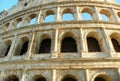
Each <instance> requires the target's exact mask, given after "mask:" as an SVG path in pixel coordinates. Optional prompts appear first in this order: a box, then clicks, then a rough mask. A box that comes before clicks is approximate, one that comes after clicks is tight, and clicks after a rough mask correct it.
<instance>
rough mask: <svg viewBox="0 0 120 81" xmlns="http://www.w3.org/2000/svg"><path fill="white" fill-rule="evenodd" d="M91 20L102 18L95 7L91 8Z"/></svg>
mask: <svg viewBox="0 0 120 81" xmlns="http://www.w3.org/2000/svg"><path fill="white" fill-rule="evenodd" d="M93 20H102V18H101V16H100V13H99V11H98V9H97V8H96V7H94V8H93Z"/></svg>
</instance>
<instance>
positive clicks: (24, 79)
mask: <svg viewBox="0 0 120 81" xmlns="http://www.w3.org/2000/svg"><path fill="white" fill-rule="evenodd" d="M26 72H27V70H24V72H23V75H22V78H21V80H20V81H29V80H28V78H27V73H26Z"/></svg>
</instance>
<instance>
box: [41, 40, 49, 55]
mask: <svg viewBox="0 0 120 81" xmlns="http://www.w3.org/2000/svg"><path fill="white" fill-rule="evenodd" d="M50 51H51V39H44V40H43V41H42V42H41V43H40V47H39V53H50Z"/></svg>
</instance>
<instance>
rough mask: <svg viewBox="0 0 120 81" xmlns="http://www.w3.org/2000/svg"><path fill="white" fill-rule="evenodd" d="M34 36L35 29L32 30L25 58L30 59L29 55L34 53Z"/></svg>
mask: <svg viewBox="0 0 120 81" xmlns="http://www.w3.org/2000/svg"><path fill="white" fill-rule="evenodd" d="M35 36H36V33H35V31H34V32H33V35H32V39H31V41H29V43H30V44H29V45H30V47H29V48H28V49H29V50H28V53H27V59H30V58H31V55H32V54H33V53H34V51H35V45H34V44H35Z"/></svg>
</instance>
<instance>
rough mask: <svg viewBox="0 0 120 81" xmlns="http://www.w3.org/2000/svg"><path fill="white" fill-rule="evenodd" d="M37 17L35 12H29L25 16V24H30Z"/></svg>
mask: <svg viewBox="0 0 120 81" xmlns="http://www.w3.org/2000/svg"><path fill="white" fill-rule="evenodd" d="M36 19H37V14H36V13H31V14H29V15H28V16H27V17H26V18H25V22H24V23H25V24H26V25H32V24H35V23H36Z"/></svg>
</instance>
